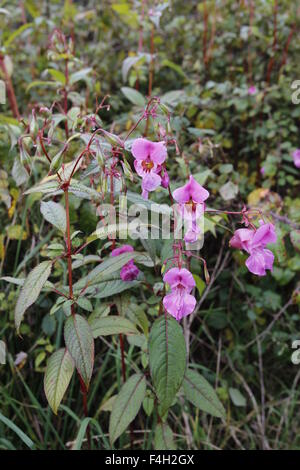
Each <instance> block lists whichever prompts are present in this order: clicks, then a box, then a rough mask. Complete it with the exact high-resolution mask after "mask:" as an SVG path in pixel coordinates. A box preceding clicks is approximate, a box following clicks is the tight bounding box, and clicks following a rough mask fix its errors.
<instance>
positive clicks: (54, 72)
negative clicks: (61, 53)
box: [47, 69, 66, 85]
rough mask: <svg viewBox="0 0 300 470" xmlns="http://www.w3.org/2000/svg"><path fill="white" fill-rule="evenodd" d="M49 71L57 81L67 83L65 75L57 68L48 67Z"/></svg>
mask: <svg viewBox="0 0 300 470" xmlns="http://www.w3.org/2000/svg"><path fill="white" fill-rule="evenodd" d="M47 71H48V73H49V74H50V75H51V77H52V78H53V79H54V80H56V81H57V82H59V83H61V84H62V85H65V83H66V77H65V75H64V74H63V73H62V72H61V71H60V70H56V69H47Z"/></svg>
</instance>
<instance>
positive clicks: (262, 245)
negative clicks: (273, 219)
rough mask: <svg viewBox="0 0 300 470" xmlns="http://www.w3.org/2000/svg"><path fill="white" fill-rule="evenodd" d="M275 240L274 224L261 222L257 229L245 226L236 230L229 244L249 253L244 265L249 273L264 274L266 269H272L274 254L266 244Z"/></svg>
mask: <svg viewBox="0 0 300 470" xmlns="http://www.w3.org/2000/svg"><path fill="white" fill-rule="evenodd" d="M276 240H277V236H276V232H275V227H274V225H273V224H264V223H262V224H261V226H260V227H259V228H258V229H257V230H252V229H246V228H241V229H238V230H236V231H235V233H234V235H233V237H232V238H231V240H230V242H229V244H230V246H232V247H234V248H238V249H240V250H244V251H247V253H249V255H250V256H249V258H248V259H247V260H246V266H247V268H248V269H249V271H250V272H251V273H253V274H256V275H257V276H265V275H266V270H267V269H269V270H272V269H273V263H274V255H273V253H272V251H270V250H268V249H267V248H266V246H267V245H268V244H269V243H275V242H276Z"/></svg>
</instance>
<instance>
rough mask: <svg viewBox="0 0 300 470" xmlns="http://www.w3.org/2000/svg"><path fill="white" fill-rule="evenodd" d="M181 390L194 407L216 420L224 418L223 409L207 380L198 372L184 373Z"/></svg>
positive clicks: (188, 371) (189, 371)
mask: <svg viewBox="0 0 300 470" xmlns="http://www.w3.org/2000/svg"><path fill="white" fill-rule="evenodd" d="M183 389H184V394H185V398H186V399H187V400H189V401H190V402H191V403H192V404H193V405H194V406H196V407H197V408H199V409H200V410H203V411H205V412H206V413H209V414H211V415H212V416H216V417H218V418H221V417H223V418H224V417H225V409H224V407H223V405H222V403H221V402H220V400H219V398H218V397H217V394H216V392H215V391H214V389H213V387H212V386H211V385H210V383H208V382H207V380H206V379H205V378H204V377H202V375H200V374H199V373H198V372H196V371H194V370H191V369H188V370H187V371H186V374H185V377H184V381H183Z"/></svg>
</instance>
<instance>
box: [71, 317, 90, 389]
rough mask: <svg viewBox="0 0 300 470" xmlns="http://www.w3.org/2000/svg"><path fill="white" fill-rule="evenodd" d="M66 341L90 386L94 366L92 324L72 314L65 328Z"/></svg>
mask: <svg viewBox="0 0 300 470" xmlns="http://www.w3.org/2000/svg"><path fill="white" fill-rule="evenodd" d="M64 337H65V343H66V346H67V349H68V351H69V353H70V354H71V356H72V358H73V359H74V362H75V366H76V369H77V371H78V373H79V375H80V377H81V378H82V380H83V382H84V383H85V386H86V387H87V388H88V387H89V383H90V380H91V376H92V372H93V367H94V339H93V333H92V330H91V327H90V325H89V324H88V322H87V321H86V319H85V318H83V317H81V316H80V315H71V316H70V317H69V318H68V319H67V321H66V323H65V328H64Z"/></svg>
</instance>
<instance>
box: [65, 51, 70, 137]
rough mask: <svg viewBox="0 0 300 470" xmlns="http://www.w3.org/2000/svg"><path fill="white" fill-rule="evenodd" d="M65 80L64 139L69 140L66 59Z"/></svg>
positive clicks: (67, 66) (67, 63) (67, 69)
mask: <svg viewBox="0 0 300 470" xmlns="http://www.w3.org/2000/svg"><path fill="white" fill-rule="evenodd" d="M65 78H66V83H65V88H64V112H65V115H66V120H65V131H66V138H67V139H68V138H69V128H68V119H67V114H68V91H67V87H68V85H69V62H68V59H66V63H65Z"/></svg>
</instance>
